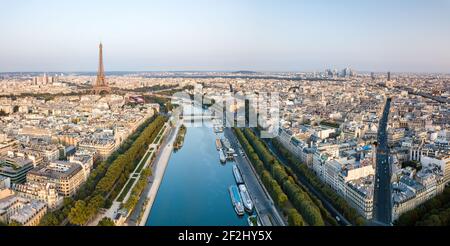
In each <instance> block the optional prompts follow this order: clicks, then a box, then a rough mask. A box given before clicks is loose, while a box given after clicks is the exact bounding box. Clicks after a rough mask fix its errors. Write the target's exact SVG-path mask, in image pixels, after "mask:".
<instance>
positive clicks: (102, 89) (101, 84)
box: [93, 43, 111, 95]
mask: <svg viewBox="0 0 450 246" xmlns="http://www.w3.org/2000/svg"><path fill="white" fill-rule="evenodd" d="M93 92H94V94H97V95H98V94H102V93H110V92H111V88H109V86H108V83H107V82H106V79H105V68H104V67H103V45H102V43H100V46H99V57H98V72H97V80H96V81H95V85H94V89H93Z"/></svg>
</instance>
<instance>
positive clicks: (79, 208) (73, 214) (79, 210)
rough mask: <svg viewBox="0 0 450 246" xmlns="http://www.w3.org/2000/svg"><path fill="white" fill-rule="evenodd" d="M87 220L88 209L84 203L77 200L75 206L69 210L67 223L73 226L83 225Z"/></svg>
mask: <svg viewBox="0 0 450 246" xmlns="http://www.w3.org/2000/svg"><path fill="white" fill-rule="evenodd" d="M88 219H89V214H88V209H87V206H86V202H84V201H83V200H79V201H77V202H76V203H75V206H74V207H73V208H72V209H71V210H70V213H69V222H70V223H71V224H74V225H79V226H82V225H85V224H86V223H87V221H88Z"/></svg>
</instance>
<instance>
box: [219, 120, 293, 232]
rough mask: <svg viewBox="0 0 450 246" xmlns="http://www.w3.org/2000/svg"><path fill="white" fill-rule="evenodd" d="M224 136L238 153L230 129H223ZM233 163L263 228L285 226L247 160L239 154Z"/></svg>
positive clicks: (235, 140)
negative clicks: (236, 166) (238, 170)
mask: <svg viewBox="0 0 450 246" xmlns="http://www.w3.org/2000/svg"><path fill="white" fill-rule="evenodd" d="M224 134H225V137H226V138H227V139H228V140H229V141H230V144H231V146H232V147H233V148H234V149H235V150H237V151H238V150H240V149H242V148H241V146H240V144H239V141H238V139H237V138H236V136H235V135H234V132H233V130H232V129H231V128H225V129H224ZM238 152H239V151H238ZM235 161H236V164H237V165H238V167H239V169H240V171H241V174H242V178H243V179H244V182H245V184H246V186H247V189H248V190H249V193H250V195H251V197H252V198H253V202H254V205H255V208H256V210H257V212H258V215H259V217H260V220H261V222H262V224H263V225H265V226H270V225H273V226H286V222H285V221H284V219H283V218H282V216H281V215H280V214H281V213H280V212H279V211H278V210H277V208H276V207H275V205H274V202H273V200H272V198H271V197H270V196H269V195H268V192H267V191H266V190H265V187H264V186H263V185H262V182H261V181H260V180H259V177H258V174H257V173H256V171H255V170H254V169H253V166H252V165H251V164H250V162H249V160H248V159H247V158H246V157H243V156H241V155H240V154H239V155H238V156H237V157H236V158H235Z"/></svg>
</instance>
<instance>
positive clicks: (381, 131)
mask: <svg viewBox="0 0 450 246" xmlns="http://www.w3.org/2000/svg"><path fill="white" fill-rule="evenodd" d="M391 101H392V98H387V99H386V104H385V106H384V110H383V114H382V116H381V120H380V124H379V126H378V140H377V142H378V147H377V150H376V170H375V192H374V215H375V216H374V219H375V221H376V222H377V223H380V224H383V225H390V224H391V222H392V193H391V166H390V163H389V147H388V136H387V123H388V120H389V111H390V108H391Z"/></svg>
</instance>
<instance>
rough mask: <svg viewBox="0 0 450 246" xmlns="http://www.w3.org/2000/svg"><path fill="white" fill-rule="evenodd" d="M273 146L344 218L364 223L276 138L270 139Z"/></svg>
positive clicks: (298, 174)
mask: <svg viewBox="0 0 450 246" xmlns="http://www.w3.org/2000/svg"><path fill="white" fill-rule="evenodd" d="M272 143H273V145H274V147H275V148H276V149H277V150H278V152H279V153H280V154H281V156H283V158H284V159H286V161H287V162H288V164H289V167H291V168H292V170H293V172H294V173H295V174H296V175H297V176H298V177H302V178H303V179H304V180H305V181H306V182H308V183H309V184H310V185H311V186H312V187H314V188H315V189H316V190H317V191H319V192H320V193H321V194H322V195H323V196H325V198H326V199H327V201H329V202H330V203H331V204H333V206H334V207H335V208H336V209H337V210H338V211H339V212H340V213H342V214H343V215H344V216H345V218H347V219H348V220H349V221H350V222H351V223H352V224H354V225H364V224H365V223H366V221H365V219H364V218H363V217H362V216H361V215H359V213H358V211H356V209H354V208H353V207H351V206H350V205H348V203H347V202H346V201H345V199H344V198H342V197H341V196H339V195H338V194H337V193H336V192H335V191H334V190H333V189H332V188H331V187H330V186H328V185H327V184H325V183H323V182H322V181H321V180H320V179H319V178H318V177H317V175H316V174H315V173H314V172H313V171H312V170H311V169H309V168H308V167H307V166H306V165H304V164H302V163H300V161H299V160H298V158H295V156H294V155H293V154H292V153H291V152H289V150H287V149H286V148H284V147H283V145H282V144H281V143H280V142H279V141H278V140H276V139H273V140H272Z"/></svg>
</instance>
